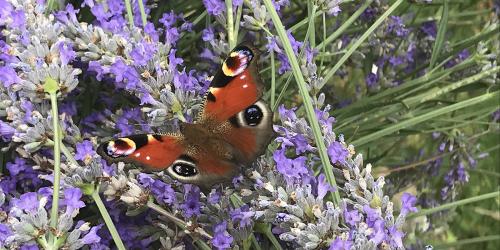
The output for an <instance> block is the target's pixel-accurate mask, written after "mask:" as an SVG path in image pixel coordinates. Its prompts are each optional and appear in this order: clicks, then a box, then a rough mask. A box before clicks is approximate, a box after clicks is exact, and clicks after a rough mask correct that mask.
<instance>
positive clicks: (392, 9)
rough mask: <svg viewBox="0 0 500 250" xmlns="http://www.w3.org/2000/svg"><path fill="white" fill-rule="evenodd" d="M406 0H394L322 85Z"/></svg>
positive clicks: (331, 71)
mask: <svg viewBox="0 0 500 250" xmlns="http://www.w3.org/2000/svg"><path fill="white" fill-rule="evenodd" d="M403 1H404V0H396V2H394V3H393V4H392V5H391V7H390V8H389V9H387V10H386V11H385V12H384V14H382V16H380V17H379V18H378V19H377V21H375V23H373V24H372V26H370V28H368V30H366V31H365V33H363V35H361V37H359V39H358V40H356V42H354V44H353V45H352V46H350V47H349V49H348V50H347V53H345V54H344V55H343V56H342V57H341V58H340V59H339V61H338V62H337V63H336V64H335V65H334V66H333V68H332V69H330V70H329V71H328V72H327V73H326V75H325V77H324V78H323V84H321V86H324V85H325V84H326V82H328V80H329V79H330V78H331V77H332V76H333V75H334V74H335V73H336V72H337V70H338V69H339V68H340V67H341V66H342V65H343V64H344V62H345V61H347V59H348V58H349V57H350V56H351V54H352V53H353V52H354V51H355V50H356V49H357V48H358V47H359V46H360V45H361V44H362V43H363V42H364V41H365V40H366V39H367V38H368V37H369V36H370V35H371V34H372V33H373V32H374V31H375V29H376V28H378V26H380V25H381V24H382V22H383V21H384V20H385V19H386V18H387V17H388V16H389V15H390V14H391V13H392V12H393V11H394V10H396V8H397V7H398V6H399V5H400V4H401V3H402V2H403Z"/></svg>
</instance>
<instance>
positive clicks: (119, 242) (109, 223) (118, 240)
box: [91, 185, 125, 250]
mask: <svg viewBox="0 0 500 250" xmlns="http://www.w3.org/2000/svg"><path fill="white" fill-rule="evenodd" d="M91 196H92V199H93V200H94V201H95V204H96V205H97V208H98V209H99V212H100V213H101V216H102V219H103V220H104V223H105V224H106V227H107V228H108V230H109V233H110V234H111V237H112V238H113V241H114V242H115V245H116V247H117V248H118V249H119V250H122V249H123V250H124V249H125V245H123V242H122V239H121V238H120V235H119V234H118V231H117V230H116V227H115V224H114V223H113V220H111V216H109V213H108V210H107V209H106V207H105V206H104V203H103V202H102V200H101V197H100V196H99V185H97V186H96V188H95V190H94V192H92V195H91Z"/></svg>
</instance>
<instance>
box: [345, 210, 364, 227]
mask: <svg viewBox="0 0 500 250" xmlns="http://www.w3.org/2000/svg"><path fill="white" fill-rule="evenodd" d="M344 219H345V222H346V223H347V224H349V225H351V226H355V225H356V224H358V223H359V222H360V221H361V214H359V212H358V210H356V209H354V210H352V211H351V212H349V211H348V210H347V208H346V210H345V212H344Z"/></svg>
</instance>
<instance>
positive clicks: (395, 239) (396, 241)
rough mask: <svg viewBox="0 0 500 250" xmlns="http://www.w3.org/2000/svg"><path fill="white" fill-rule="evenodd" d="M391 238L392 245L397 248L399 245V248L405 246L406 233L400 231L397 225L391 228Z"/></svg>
mask: <svg viewBox="0 0 500 250" xmlns="http://www.w3.org/2000/svg"><path fill="white" fill-rule="evenodd" d="M389 235H390V237H389V239H390V242H391V245H392V246H393V247H394V248H395V247H398V248H402V247H403V236H404V233H402V232H400V231H398V229H397V228H396V226H392V227H390V228H389Z"/></svg>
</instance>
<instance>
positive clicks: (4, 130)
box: [0, 120, 16, 141]
mask: <svg viewBox="0 0 500 250" xmlns="http://www.w3.org/2000/svg"><path fill="white" fill-rule="evenodd" d="M15 132H16V129H15V128H13V127H11V126H10V125H9V124H8V123H6V122H4V121H2V120H0V136H1V137H2V138H3V139H4V140H7V141H10V140H11V139H12V136H13V135H14V133H15Z"/></svg>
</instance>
